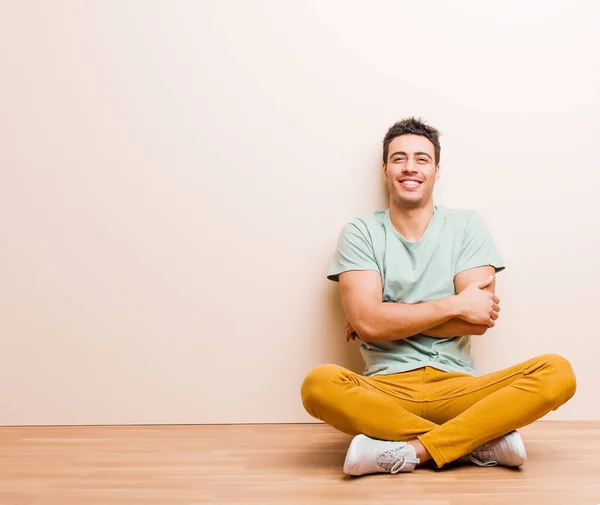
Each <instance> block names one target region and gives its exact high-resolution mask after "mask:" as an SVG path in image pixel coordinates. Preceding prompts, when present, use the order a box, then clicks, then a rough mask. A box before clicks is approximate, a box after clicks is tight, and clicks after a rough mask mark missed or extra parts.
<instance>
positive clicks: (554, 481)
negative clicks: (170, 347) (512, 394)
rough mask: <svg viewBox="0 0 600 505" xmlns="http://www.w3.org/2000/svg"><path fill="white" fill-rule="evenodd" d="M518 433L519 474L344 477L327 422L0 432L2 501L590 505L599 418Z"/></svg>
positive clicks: (597, 499) (594, 500)
mask: <svg viewBox="0 0 600 505" xmlns="http://www.w3.org/2000/svg"><path fill="white" fill-rule="evenodd" d="M521 434H522V436H523V439H524V441H525V445H526V447H527V452H528V456H529V461H528V462H527V464H526V465H525V466H524V467H523V468H522V469H520V470H515V469H508V468H477V467H466V466H463V467H454V468H450V469H444V470H434V469H420V470H417V471H415V472H414V473H412V474H400V475H395V476H392V475H376V476H367V477H360V478H349V477H345V476H344V475H343V473H342V470H341V467H342V463H343V460H344V455H345V450H346V447H347V445H348V442H349V440H350V437H348V436H346V435H343V434H340V433H337V432H335V431H334V430H333V429H331V428H329V427H327V426H325V425H315V424H312V425H238V426H148V427H39V428H0V504H2V505H4V504H6V505H86V504H94V505H99V504H106V505H109V504H110V505H134V504H135V505H142V504H143V505H152V504H165V505H167V504H168V505H179V504H189V505H192V504H200V503H215V504H217V503H218V504H229V505H233V504H236V505H238V504H240V505H241V504H244V505H246V504H278V505H293V504H294V505H295V504H325V505H326V504H334V503H335V504H345V505H367V504H376V505H387V504H394V505H398V504H420V505H443V504H452V505H455V504H456V505H458V504H476V503H477V504H492V505H493V504H500V503H502V504H504V503H510V504H513V505H520V504H546V505H547V504H557V505H558V504H560V505H569V504H586V505H590V504H592V505H597V504H600V422H539V423H536V424H534V425H532V426H529V427H527V428H524V429H523V430H521Z"/></svg>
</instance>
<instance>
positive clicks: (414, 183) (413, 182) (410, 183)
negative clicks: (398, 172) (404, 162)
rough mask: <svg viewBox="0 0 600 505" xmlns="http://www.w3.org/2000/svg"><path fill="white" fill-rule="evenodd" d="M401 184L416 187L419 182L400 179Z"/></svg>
mask: <svg viewBox="0 0 600 505" xmlns="http://www.w3.org/2000/svg"><path fill="white" fill-rule="evenodd" d="M402 184H403V185H404V186H408V187H410V188H416V187H417V186H418V185H419V184H420V182H417V181H402Z"/></svg>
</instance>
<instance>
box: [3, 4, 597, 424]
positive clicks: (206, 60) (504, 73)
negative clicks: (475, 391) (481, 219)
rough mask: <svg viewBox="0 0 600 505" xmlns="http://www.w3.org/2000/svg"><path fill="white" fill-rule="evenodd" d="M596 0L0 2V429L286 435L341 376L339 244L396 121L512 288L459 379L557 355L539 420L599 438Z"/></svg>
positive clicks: (367, 204) (366, 194)
mask: <svg viewBox="0 0 600 505" xmlns="http://www.w3.org/2000/svg"><path fill="white" fill-rule="evenodd" d="M491 4H493V5H494V7H491V6H490V5H491ZM596 4H597V2H595V1H592V0H590V1H584V0H578V1H577V2H571V1H568V0H553V1H550V2H548V1H541V0H540V1H514V2H513V1H511V2H493V3H492V2H478V1H476V0H471V1H460V2H459V1H454V2H445V1H439V2H414V1H405V2H399V1H388V2H383V1H379V2H342V1H335V2H333V1H326V2H321V1H309V2H305V1H303V2H301V1H295V2H291V1H285V2H279V1H276V0H272V1H251V2H250V1H248V2H246V1H242V0H239V1H236V2H233V1H230V2H224V1H216V0H215V1H195V2H194V1H188V2H186V1H173V2H168V1H152V2H150V1H122V0H118V1H117V0H113V1H110V2H109V1H105V2H94V1H75V0H73V1H66V0H63V1H55V2H41V1H40V2H32V1H22V0H13V1H9V0H7V1H4V2H2V3H0V64H1V68H2V74H3V78H2V79H1V80H0V111H1V112H0V116H1V117H0V128H1V130H0V141H1V148H0V163H1V167H2V185H1V188H2V197H1V198H0V225H1V234H0V255H1V261H0V279H1V286H2V289H1V290H0V307H1V308H0V335H1V337H0V338H1V339H2V358H3V359H2V365H1V366H0V399H1V400H0V405H1V407H0V423H1V424H23V423H24V424H41V423H163V422H164V423H221V422H295V421H308V420H309V417H308V415H306V414H305V413H304V412H303V410H302V406H301V403H300V399H299V386H300V383H301V381H302V378H303V376H304V374H305V373H306V372H307V370H308V369H310V368H311V367H312V366H314V365H317V364H319V363H322V362H337V363H342V364H346V365H349V366H351V367H353V368H355V369H358V368H359V361H358V356H357V353H358V350H357V348H356V346H355V345H345V344H344V343H343V336H342V326H341V324H342V313H341V309H340V305H339V301H338V294H337V287H336V285H333V284H330V283H328V281H326V280H325V273H326V270H327V267H328V264H329V261H330V259H331V256H332V254H333V251H334V247H335V243H336V240H337V235H338V232H339V230H340V228H341V226H342V225H343V224H344V222H346V221H347V220H349V219H350V218H352V217H354V216H355V215H360V214H363V213H365V212H369V211H371V210H373V209H375V208H380V207H383V206H385V205H386V202H385V198H384V196H385V195H384V188H383V185H382V183H381V182H380V180H379V173H378V171H379V157H380V143H381V139H382V137H383V135H384V133H385V130H386V129H387V127H388V126H389V125H390V124H391V123H393V122H394V121H396V120H397V119H399V118H402V117H404V116H407V115H412V114H415V115H421V116H423V117H425V118H427V119H428V120H429V121H431V122H432V123H433V124H434V125H436V126H438V127H439V128H440V129H441V130H442V132H443V134H444V135H443V150H442V179H441V180H440V182H439V186H438V188H437V190H436V191H437V193H436V195H437V201H438V203H441V204H445V205H448V206H459V207H468V208H476V209H478V210H479V211H480V212H481V213H482V214H483V215H484V216H485V218H486V219H487V222H488V225H489V227H490V228H491V229H492V231H493V233H494V236H495V238H496V241H497V243H498V245H499V247H500V249H501V251H502V253H503V255H504V257H505V260H506V263H507V264H508V267H509V268H508V269H507V270H506V272H505V273H503V274H502V275H501V276H500V277H499V292H500V295H501V297H502V300H503V302H502V303H503V310H502V318H501V321H500V324H499V326H498V327H497V328H496V329H494V330H493V332H491V333H488V334H487V335H486V336H485V337H482V338H480V339H478V340H477V343H476V354H477V357H478V360H479V365H480V368H481V370H482V371H490V370H492V369H495V368H498V367H503V366H507V365H509V364H512V363H514V362H516V361H518V360H523V359H525V358H528V357H530V356H533V355H536V354H541V353H546V352H556V353H561V354H564V355H565V356H567V357H568V358H569V359H570V360H571V362H572V363H573V366H574V367H575V369H576V372H577V374H578V377H579V390H578V393H577V395H576V397H575V399H574V400H573V401H572V402H571V403H570V404H568V405H567V406H565V407H564V408H563V409H561V410H560V411H559V412H557V413H555V414H553V415H552V416H551V417H553V418H561V419H600V406H599V404H598V402H597V388H598V383H599V382H600V366H598V357H597V354H598V351H600V344H599V341H600V340H599V339H600V333H599V332H598V329H597V328H598V325H597V315H598V312H599V309H598V290H599V285H600V283H599V281H600V278H599V277H600V275H599V273H598V268H597V261H598V248H599V247H598V246H599V245H600V244H599V232H598V224H597V221H598V211H597V206H596V205H595V203H596V200H597V198H598V190H599V189H600V188H599V186H600V175H599V167H600V163H599V162H600V155H599V153H598V149H597V145H598V137H599V134H600V131H599V130H600V127H599V124H600V123H599V119H600V117H599V116H600V114H599V105H600V99H599V91H598V90H599V89H600V88H599V84H600V79H599V77H600V76H599V69H600V67H599V65H598V53H597V48H598V37H597V31H598V29H597V28H598V22H597V19H598V9H597V5H596Z"/></svg>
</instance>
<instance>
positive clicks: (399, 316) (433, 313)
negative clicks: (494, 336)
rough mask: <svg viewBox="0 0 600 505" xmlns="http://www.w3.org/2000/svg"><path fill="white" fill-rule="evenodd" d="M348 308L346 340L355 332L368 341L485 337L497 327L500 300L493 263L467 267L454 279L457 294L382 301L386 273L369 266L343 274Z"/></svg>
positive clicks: (344, 304) (343, 298)
mask: <svg viewBox="0 0 600 505" xmlns="http://www.w3.org/2000/svg"><path fill="white" fill-rule="evenodd" d="M339 281H340V293H341V298H342V305H343V306H344V310H345V312H346V317H347V319H348V323H347V325H346V340H348V339H349V338H353V336H352V335H353V333H354V332H356V334H358V335H359V336H360V338H361V340H363V341H364V342H376V341H384V340H398V339H403V338H408V337H412V336H413V335H416V334H418V333H422V334H425V335H429V336H431V337H438V338H450V337H457V336H463V335H483V334H484V333H485V332H486V331H487V329H488V328H491V327H493V326H494V324H495V321H496V320H497V319H498V312H499V311H500V306H499V303H500V299H499V298H498V297H497V296H496V295H495V294H494V289H495V274H494V268H493V267H491V266H482V267H477V268H472V269H469V270H465V271H464V272H461V273H459V274H457V275H456V277H454V288H455V292H456V295H452V296H448V297H445V298H440V299H439V300H433V301H430V302H424V303H417V304H404V303H384V302H382V301H381V291H382V284H381V275H380V274H379V272H375V271H370V270H352V271H348V272H344V273H342V274H340V277H339Z"/></svg>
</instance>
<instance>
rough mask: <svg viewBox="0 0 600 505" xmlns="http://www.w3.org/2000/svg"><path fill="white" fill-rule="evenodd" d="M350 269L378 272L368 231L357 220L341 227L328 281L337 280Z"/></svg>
mask: <svg viewBox="0 0 600 505" xmlns="http://www.w3.org/2000/svg"><path fill="white" fill-rule="evenodd" d="M350 270H375V271H377V272H379V267H378V265H377V262H376V261H375V254H374V251H373V244H372V242H371V240H370V236H369V233H368V231H367V228H366V226H365V225H364V224H363V223H362V221H359V220H355V221H352V222H350V223H348V224H347V225H346V226H344V228H343V229H342V231H341V233H340V236H339V239H338V244H337V250H336V253H335V256H334V258H333V261H332V262H331V266H330V267H329V272H328V274H327V278H328V279H329V280H330V281H335V282H338V281H339V275H340V274H341V273H343V272H348V271H350Z"/></svg>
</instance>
